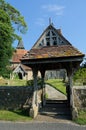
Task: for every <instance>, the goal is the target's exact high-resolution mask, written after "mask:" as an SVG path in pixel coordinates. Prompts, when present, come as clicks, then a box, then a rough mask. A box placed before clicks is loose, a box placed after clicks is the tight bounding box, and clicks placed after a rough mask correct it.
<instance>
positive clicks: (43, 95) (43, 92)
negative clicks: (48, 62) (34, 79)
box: [40, 70, 46, 106]
mask: <svg viewBox="0 0 86 130" xmlns="http://www.w3.org/2000/svg"><path fill="white" fill-rule="evenodd" d="M40 72H41V77H42V106H45V104H46V100H45V94H46V92H45V85H44V77H45V70H40Z"/></svg>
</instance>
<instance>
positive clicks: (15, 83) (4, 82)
mask: <svg viewBox="0 0 86 130" xmlns="http://www.w3.org/2000/svg"><path fill="white" fill-rule="evenodd" d="M0 86H26V80H20V79H13V80H12V79H0Z"/></svg>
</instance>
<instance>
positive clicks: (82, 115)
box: [74, 111, 86, 125]
mask: <svg viewBox="0 0 86 130" xmlns="http://www.w3.org/2000/svg"><path fill="white" fill-rule="evenodd" d="M74 121H75V122H76V123H78V124H80V125H86V111H79V114H78V118H77V119H76V120H74Z"/></svg>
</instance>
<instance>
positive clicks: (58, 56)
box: [21, 25, 84, 118]
mask: <svg viewBox="0 0 86 130" xmlns="http://www.w3.org/2000/svg"><path fill="white" fill-rule="evenodd" d="M48 43H49V44H48ZM83 57H84V54H82V53H81V52H80V51H78V50H77V49H76V48H74V47H73V46H72V45H71V44H70V42H69V41H68V40H66V39H65V38H64V36H63V35H62V33H61V31H60V30H57V29H55V28H54V27H53V26H52V25H49V26H48V27H47V28H46V29H45V31H44V32H43V33H42V35H41V36H40V37H39V39H38V40H37V42H36V43H35V44H34V46H33V47H32V49H31V50H30V51H29V52H27V54H26V55H24V56H23V58H22V59H21V62H22V64H24V65H27V66H29V67H30V68H32V71H33V79H34V89H33V101H32V107H31V109H30V116H32V117H33V118H35V117H36V116H37V114H38V110H39V106H38V98H37V93H38V86H37V74H38V71H40V72H41V78H42V90H43V91H42V92H43V93H42V101H43V105H45V96H44V95H45V86H44V77H45V72H46V71H47V70H56V69H66V71H67V76H68V101H69V105H70V108H71V114H72V111H73V110H74V103H73V93H72V88H73V81H72V77H73V74H74V72H75V71H76V70H77V69H78V67H79V66H80V63H81V62H82V60H83Z"/></svg>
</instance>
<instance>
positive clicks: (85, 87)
mask: <svg viewBox="0 0 86 130" xmlns="http://www.w3.org/2000/svg"><path fill="white" fill-rule="evenodd" d="M73 88H74V89H86V85H85V86H73Z"/></svg>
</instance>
